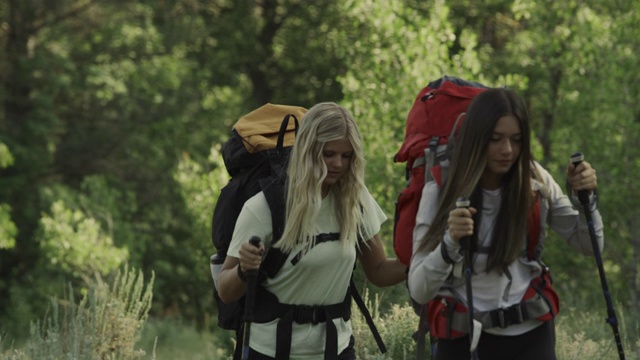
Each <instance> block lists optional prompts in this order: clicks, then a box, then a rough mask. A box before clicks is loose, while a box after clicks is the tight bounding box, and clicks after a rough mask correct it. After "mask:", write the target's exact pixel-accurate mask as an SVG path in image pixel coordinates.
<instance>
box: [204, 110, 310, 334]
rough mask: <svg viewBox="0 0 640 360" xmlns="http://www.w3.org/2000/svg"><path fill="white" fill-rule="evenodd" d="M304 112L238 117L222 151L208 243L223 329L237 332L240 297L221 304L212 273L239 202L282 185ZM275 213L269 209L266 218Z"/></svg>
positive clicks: (227, 239) (230, 233)
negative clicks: (224, 178) (222, 171)
mask: <svg viewBox="0 0 640 360" xmlns="http://www.w3.org/2000/svg"><path fill="white" fill-rule="evenodd" d="M306 111H307V110H306V109H305V108H302V107H296V106H287V105H275V104H266V105H264V106H262V107H260V108H258V109H256V110H254V111H252V112H251V113H249V114H247V115H245V116H243V117H241V118H240V119H239V120H238V122H236V124H235V125H234V127H233V129H232V130H231V136H230V138H229V140H227V142H226V143H225V144H224V145H223V146H222V158H223V160H224V165H225V168H226V169H227V172H228V173H229V175H230V176H231V180H229V183H228V184H227V185H226V186H225V187H223V188H222V190H221V191H220V195H219V197H218V201H217V203H216V206H215V209H214V211H213V218H212V226H211V239H212V241H213V245H214V246H215V248H216V251H217V253H216V254H215V255H213V256H212V257H211V270H212V275H213V277H214V281H215V282H216V286H215V287H214V297H215V300H216V304H217V305H218V326H219V327H221V328H223V329H226V330H235V331H238V330H239V329H240V326H241V324H242V314H243V311H244V298H242V299H240V300H238V301H236V302H233V303H230V304H225V303H224V302H222V301H221V300H220V297H219V296H218V291H217V272H218V271H219V268H220V267H222V264H223V263H224V259H225V258H226V255H227V249H228V248H229V243H231V237H232V236H233V229H234V228H235V225H236V220H237V218H238V215H240V211H241V210H242V206H243V205H244V203H245V201H247V200H248V199H249V198H251V197H252V196H254V195H255V194H257V193H258V192H260V191H263V190H264V189H265V188H267V187H268V186H269V184H271V183H273V182H275V181H279V182H281V181H283V179H284V177H285V174H286V163H287V159H288V158H289V153H290V151H291V146H292V145H293V140H294V137H295V132H297V129H298V125H299V122H298V118H300V119H302V116H304V114H305V113H306ZM290 120H292V121H290ZM280 212H282V210H278V209H272V213H280ZM283 216H284V215H283Z"/></svg>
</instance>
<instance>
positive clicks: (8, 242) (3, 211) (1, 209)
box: [0, 142, 18, 249]
mask: <svg viewBox="0 0 640 360" xmlns="http://www.w3.org/2000/svg"><path fill="white" fill-rule="evenodd" d="M13 162H14V159H13V156H12V155H11V152H10V151H9V148H8V147H7V145H5V144H3V143H2V142H0V169H2V168H6V167H9V166H11V165H12V164H13ZM17 234H18V228H17V227H16V225H15V224H14V223H13V222H12V221H11V206H9V205H8V204H4V203H0V249H11V248H13V247H14V246H15V245H16V239H15V236H16V235H17Z"/></svg>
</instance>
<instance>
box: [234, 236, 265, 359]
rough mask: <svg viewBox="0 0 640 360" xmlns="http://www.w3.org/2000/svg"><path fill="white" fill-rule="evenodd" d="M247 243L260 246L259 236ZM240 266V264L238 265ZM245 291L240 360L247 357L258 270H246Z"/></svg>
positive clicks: (253, 237)
mask: <svg viewBox="0 0 640 360" xmlns="http://www.w3.org/2000/svg"><path fill="white" fill-rule="evenodd" d="M249 243H250V244H251V245H253V246H255V247H258V246H260V238H259V237H257V236H252V237H251V239H250V240H249ZM238 266H240V265H238ZM246 276H247V292H246V294H245V299H244V330H243V336H242V360H248V359H249V335H250V333H251V322H252V321H253V320H254V316H253V308H254V307H255V301H256V283H257V281H258V271H257V270H249V271H247V275H246Z"/></svg>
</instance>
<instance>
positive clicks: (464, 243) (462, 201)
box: [442, 197, 478, 360]
mask: <svg viewBox="0 0 640 360" xmlns="http://www.w3.org/2000/svg"><path fill="white" fill-rule="evenodd" d="M469 206H471V201H469V199H467V198H466V197H461V198H458V200H456V208H458V209H460V208H465V209H466V208H468V207H469ZM442 246H444V245H442ZM460 246H461V247H462V251H463V253H464V275H465V283H466V288H467V311H468V313H467V314H468V315H469V346H470V347H471V344H472V342H473V328H474V326H473V291H472V289H471V267H472V266H471V236H465V237H463V238H462V239H460ZM469 350H470V351H471V348H469ZM470 355H471V360H476V359H477V358H478V352H477V351H476V350H473V351H471V354H470Z"/></svg>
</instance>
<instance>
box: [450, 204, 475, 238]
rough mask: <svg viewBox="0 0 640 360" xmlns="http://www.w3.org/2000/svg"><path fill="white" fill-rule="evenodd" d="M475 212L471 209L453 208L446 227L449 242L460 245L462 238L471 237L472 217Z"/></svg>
mask: <svg viewBox="0 0 640 360" xmlns="http://www.w3.org/2000/svg"><path fill="white" fill-rule="evenodd" d="M476 212H477V210H476V209H475V208H473V207H468V208H455V209H453V210H451V211H450V212H449V219H448V220H447V225H448V226H449V236H450V237H451V240H453V241H455V242H456V243H460V240H461V239H462V238H464V237H467V236H471V235H473V215H475V214H476Z"/></svg>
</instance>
